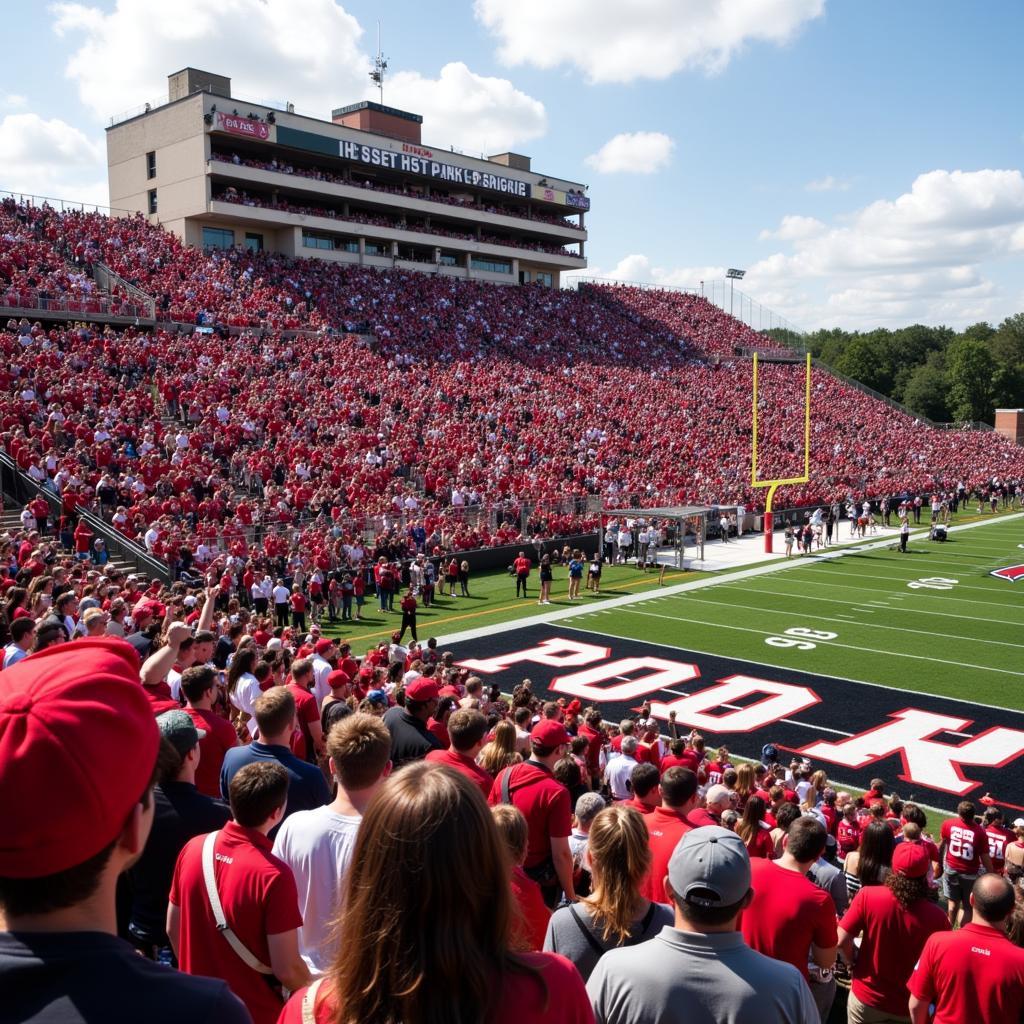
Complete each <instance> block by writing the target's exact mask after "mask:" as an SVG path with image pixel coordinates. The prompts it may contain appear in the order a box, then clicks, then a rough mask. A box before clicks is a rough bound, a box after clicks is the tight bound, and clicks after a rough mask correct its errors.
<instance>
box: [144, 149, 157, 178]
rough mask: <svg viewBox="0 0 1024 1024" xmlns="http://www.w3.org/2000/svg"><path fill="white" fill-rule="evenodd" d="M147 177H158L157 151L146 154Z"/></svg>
mask: <svg viewBox="0 0 1024 1024" xmlns="http://www.w3.org/2000/svg"><path fill="white" fill-rule="evenodd" d="M146 177H147V178H155V177H156V153H155V152H151V153H147V154H146Z"/></svg>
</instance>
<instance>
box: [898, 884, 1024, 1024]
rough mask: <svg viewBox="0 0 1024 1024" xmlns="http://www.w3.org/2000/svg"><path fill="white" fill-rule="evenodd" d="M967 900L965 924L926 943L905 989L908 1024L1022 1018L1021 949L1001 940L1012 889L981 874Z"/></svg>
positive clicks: (1012, 899)
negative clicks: (968, 915)
mask: <svg viewBox="0 0 1024 1024" xmlns="http://www.w3.org/2000/svg"><path fill="white" fill-rule="evenodd" d="M970 900H971V906H972V907H973V910H974V915H973V920H972V921H971V923H970V924H965V925H964V926H963V927H962V928H960V929H959V930H958V931H955V932H939V933H936V934H934V935H932V936H931V937H930V938H929V939H928V941H927V942H926V943H925V946H924V950H923V951H922V952H921V958H920V959H919V960H918V961H917V966H916V967H915V968H914V973H913V974H911V976H910V982H909V983H908V986H907V987H908V988H909V989H910V1003H909V1008H910V1019H911V1021H912V1024H928V1021H930V1020H932V1021H936V1022H940V1021H950V1022H954V1021H956V1022H959V1021H979V1022H980V1021H986V1022H987V1021H993V1022H995V1021H1000V1022H1001V1021H1019V1020H1020V1019H1021V1016H1022V1014H1024V949H1020V948H1019V947H1018V946H1015V945H1014V944H1013V943H1012V942H1010V940H1009V939H1008V938H1007V937H1006V925H1007V922H1008V921H1009V919H1010V916H1011V915H1012V914H1013V911H1014V907H1015V905H1016V898H1015V895H1014V890H1013V886H1012V885H1010V883H1009V882H1008V881H1007V880H1006V879H1005V878H1002V877H1001V876H999V875H995V874H987V875H983V876H982V877H981V878H979V879H978V881H977V884H976V885H975V886H974V889H973V891H972V892H971V896H970ZM931 1004H934V1005H935V1016H934V1017H931V1016H930V1015H929V1006H930V1005H931Z"/></svg>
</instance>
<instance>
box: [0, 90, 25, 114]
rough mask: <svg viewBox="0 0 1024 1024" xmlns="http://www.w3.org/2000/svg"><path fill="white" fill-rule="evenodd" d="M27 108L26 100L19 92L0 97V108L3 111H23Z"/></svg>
mask: <svg viewBox="0 0 1024 1024" xmlns="http://www.w3.org/2000/svg"><path fill="white" fill-rule="evenodd" d="M27 106H28V98H27V97H26V96H22V95H21V93H19V92H9V93H7V95H6V96H3V97H0V107H3V108H4V109H5V110H24V109H25V107H27Z"/></svg>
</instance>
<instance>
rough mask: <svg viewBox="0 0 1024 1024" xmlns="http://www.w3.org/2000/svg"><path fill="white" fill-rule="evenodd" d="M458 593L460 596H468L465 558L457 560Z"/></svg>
mask: <svg viewBox="0 0 1024 1024" xmlns="http://www.w3.org/2000/svg"><path fill="white" fill-rule="evenodd" d="M459 593H460V595H461V596H462V597H469V562H467V561H466V560H465V559H463V560H462V561H461V562H459Z"/></svg>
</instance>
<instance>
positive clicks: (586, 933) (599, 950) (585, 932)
mask: <svg viewBox="0 0 1024 1024" xmlns="http://www.w3.org/2000/svg"><path fill="white" fill-rule="evenodd" d="M569 913H570V914H571V915H572V919H573V920H574V921H575V922H576V927H577V928H579V930H580V934H581V935H582V936H583V938H585V939H586V940H587V944H588V945H589V946H590V948H591V949H592V950H593V951H594V952H595V953H596V954H597V955H598V956H599V957H602V956H604V955H605V953H607V952H608V950H607V949H605V948H604V946H602V945H601V943H600V942H598V941H597V939H596V938H594V933H593V932H592V931H591V930H590V929H589V928H588V927H587V926H586V925H585V924H584V923H583V918H582V917H580V915H579V913H578V912H577V910H576V908H575V907H573V906H570V907H569Z"/></svg>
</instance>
